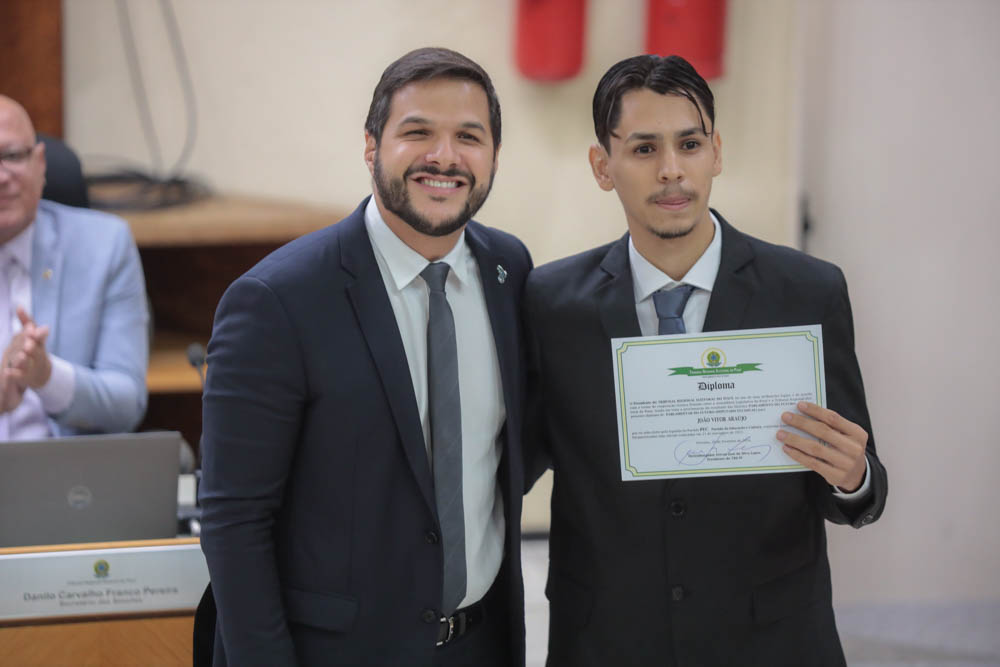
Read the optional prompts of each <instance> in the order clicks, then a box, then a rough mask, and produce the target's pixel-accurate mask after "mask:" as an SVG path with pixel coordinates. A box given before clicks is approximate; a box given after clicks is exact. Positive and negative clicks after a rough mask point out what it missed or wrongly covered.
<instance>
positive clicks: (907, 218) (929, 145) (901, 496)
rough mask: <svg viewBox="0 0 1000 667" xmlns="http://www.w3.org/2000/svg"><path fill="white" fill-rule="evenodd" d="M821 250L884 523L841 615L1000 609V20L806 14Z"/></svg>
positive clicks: (814, 7) (836, 533) (844, 592)
mask: <svg viewBox="0 0 1000 667" xmlns="http://www.w3.org/2000/svg"><path fill="white" fill-rule="evenodd" d="M802 9H803V14H802V33H803V36H804V39H803V40H802V44H803V47H804V49H803V61H804V63H805V64H804V70H805V71H806V73H807V76H806V79H805V81H806V88H805V91H806V92H805V95H804V103H805V106H804V110H805V122H804V143H803V152H804V154H803V164H804V167H805V171H804V173H805V185H806V189H807V191H808V193H809V196H810V201H811V208H812V211H813V213H814V216H815V223H816V230H815V234H814V235H813V236H812V238H811V239H810V240H809V248H810V250H813V251H815V253H816V254H818V255H820V256H823V257H827V258H831V259H833V260H834V261H836V262H837V263H838V264H840V265H841V266H842V267H843V268H844V270H845V272H846V274H847V277H848V281H849V283H850V285H851V288H852V289H851V294H852V302H853V305H854V315H855V329H856V332H857V348H858V354H859V356H860V358H861V364H862V369H863V371H864V374H865V380H866V388H867V391H868V405H869V408H870V410H871V412H872V418H873V422H874V430H875V434H876V437H877V442H878V449H879V453H880V455H881V456H882V458H883V460H884V461H885V462H886V466H887V468H888V471H889V502H888V505H887V507H886V512H885V515H884V517H883V519H882V521H881V522H879V523H878V524H875V525H874V526H872V527H870V528H866V529H864V530H861V531H854V530H853V529H850V528H834V529H831V531H830V552H831V558H832V561H833V566H834V591H835V594H836V596H837V598H838V599H839V600H841V601H855V600H859V601H861V600H952V599H996V598H997V596H1000V565H998V563H1000V520H998V517H997V507H998V506H1000V485H998V482H997V471H998V470H1000V437H998V436H997V428H996V418H997V414H998V410H997V399H998V398H1000V391H998V390H997V376H998V374H1000V356H998V355H997V335H996V332H997V330H998V328H1000V309H998V304H1000V300H998V298H997V294H998V293H1000V273H998V271H997V268H996V256H997V252H998V251H1000V225H998V222H997V215H998V211H1000V187H998V186H997V166H996V160H997V156H998V155H1000V127H998V124H997V118H1000V40H998V39H997V34H998V32H1000V3H998V2H995V1H994V0H956V1H953V2H937V1H935V0H875V1H872V0H839V1H838V2H818V1H816V0H803V1H802Z"/></svg>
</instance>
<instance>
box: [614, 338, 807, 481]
mask: <svg viewBox="0 0 1000 667" xmlns="http://www.w3.org/2000/svg"><path fill="white" fill-rule="evenodd" d="M611 357H612V360H613V363H614V376H615V395H616V402H615V406H616V409H617V412H618V444H619V450H620V453H621V472H622V480H624V481H634V480H643V479H670V478H677V477H715V476H720V475H747V474H755V473H775V472H798V471H802V470H806V468H805V467H803V466H801V465H799V464H798V463H797V462H795V460H793V459H792V458H790V457H789V456H787V455H786V454H785V453H784V452H783V451H782V449H781V443H780V442H779V441H778V440H777V439H776V438H775V434H776V433H777V432H778V429H779V428H783V429H785V430H789V431H795V429H792V428H790V427H789V426H787V425H785V424H783V423H782V421H781V413H782V412H786V411H788V412H797V409H796V407H795V406H796V404H797V403H798V402H799V401H809V402H812V403H816V404H818V405H822V406H824V407H825V406H826V377H825V375H824V372H823V333H822V327H821V326H820V325H818V324H813V325H808V326H800V327H780V328H773V329H746V330H742V331H713V332H706V333H700V334H679V335H674V336H642V337H637V338H613V339H612V340H611Z"/></svg>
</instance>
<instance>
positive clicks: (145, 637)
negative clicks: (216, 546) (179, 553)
mask: <svg viewBox="0 0 1000 667" xmlns="http://www.w3.org/2000/svg"><path fill="white" fill-rule="evenodd" d="M197 543H198V539H197V538H180V539H170V540H141V541H132V542H101V543H88V544H63V545H51V546H36V547H8V548H3V549H0V556H4V555H10V554H49V553H57V552H66V551H87V550H96V549H102V550H106V549H121V548H133V549H134V548H140V549H141V548H143V547H162V546H176V545H187V544H197ZM105 553H106V552H105ZM193 631H194V605H192V606H191V608H190V609H180V610H173V611H168V612H156V611H145V612H143V611H138V612H133V613H127V614H114V615H89V616H69V617H67V616H55V617H46V618H26V619H17V620H7V621H0V662H2V663H3V664H5V665H7V664H10V665H18V666H19V667H36V666H37V667H51V666H53V665H67V666H68V665H73V666H74V667H75V666H86V667H89V666H93V667H118V666H121V667H126V666H127V667H134V666H135V665H164V666H166V665H171V666H172V665H177V666H181V665H185V666H186V665H190V664H191V659H192V655H191V654H192V635H193Z"/></svg>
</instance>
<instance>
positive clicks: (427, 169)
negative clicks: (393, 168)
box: [403, 164, 476, 188]
mask: <svg viewBox="0 0 1000 667" xmlns="http://www.w3.org/2000/svg"><path fill="white" fill-rule="evenodd" d="M416 173H421V174H431V175H432V176H445V177H446V178H464V179H465V180H466V181H468V183H469V187H470V188H472V187H475V185H476V177H475V176H473V175H472V173H471V172H468V171H463V170H462V169H459V168H457V167H452V168H451V169H441V168H439V167H435V166H434V165H432V164H428V165H425V166H423V167H417V166H413V167H409V168H408V169H407V170H406V171H405V172H403V180H406V179H407V178H409V177H410V176H413V174H416Z"/></svg>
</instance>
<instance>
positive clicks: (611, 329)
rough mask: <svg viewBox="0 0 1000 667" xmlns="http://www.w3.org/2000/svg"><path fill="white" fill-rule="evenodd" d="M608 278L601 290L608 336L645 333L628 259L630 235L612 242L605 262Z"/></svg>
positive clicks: (600, 304) (600, 307)
mask: <svg viewBox="0 0 1000 667" xmlns="http://www.w3.org/2000/svg"><path fill="white" fill-rule="evenodd" d="M601 269H603V270H604V272H605V273H606V274H607V276H608V280H607V281H606V282H604V283H602V284H601V286H600V287H599V288H598V290H597V294H596V297H597V309H598V311H599V312H600V316H601V324H602V325H603V326H604V332H605V333H606V334H607V335H608V338H628V337H631V336H641V335H642V331H641V330H640V329H639V319H638V317H637V316H636V313H635V289H634V287H633V284H632V271H631V269H630V268H629V261H628V234H626V235H625V236H623V237H622V238H620V239H619V240H618V241H616V242H615V243H613V244H612V245H611V249H610V250H609V251H608V254H607V255H605V256H604V260H603V261H602V262H601Z"/></svg>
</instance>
